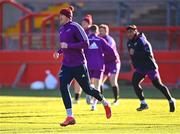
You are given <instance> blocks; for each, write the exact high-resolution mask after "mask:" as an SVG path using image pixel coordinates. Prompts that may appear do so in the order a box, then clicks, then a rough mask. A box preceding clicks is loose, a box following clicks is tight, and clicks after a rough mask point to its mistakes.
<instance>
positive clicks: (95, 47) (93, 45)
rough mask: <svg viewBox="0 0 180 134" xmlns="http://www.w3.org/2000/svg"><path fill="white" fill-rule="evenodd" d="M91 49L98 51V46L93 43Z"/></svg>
mask: <svg viewBox="0 0 180 134" xmlns="http://www.w3.org/2000/svg"><path fill="white" fill-rule="evenodd" d="M89 49H98V46H97V44H96V43H95V42H93V43H92V44H91V45H90V46H89Z"/></svg>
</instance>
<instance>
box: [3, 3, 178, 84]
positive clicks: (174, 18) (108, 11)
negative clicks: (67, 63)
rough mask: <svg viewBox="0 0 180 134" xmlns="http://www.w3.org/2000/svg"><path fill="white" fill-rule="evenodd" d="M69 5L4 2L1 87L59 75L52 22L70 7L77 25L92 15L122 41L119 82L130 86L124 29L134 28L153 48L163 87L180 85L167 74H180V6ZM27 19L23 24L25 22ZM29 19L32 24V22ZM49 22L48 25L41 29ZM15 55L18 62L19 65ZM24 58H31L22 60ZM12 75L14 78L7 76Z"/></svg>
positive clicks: (118, 42)
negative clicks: (52, 74) (46, 73)
mask: <svg viewBox="0 0 180 134" xmlns="http://www.w3.org/2000/svg"><path fill="white" fill-rule="evenodd" d="M64 2H67V1H65V0H64V1H63V0H62V1H59V0H52V1H49V0H43V1H36V0H31V1H27V0H16V1H11V0H2V1H1V2H0V14H2V15H0V16H1V19H0V49H1V50H0V55H1V56H0V59H1V60H0V64H1V67H0V70H1V71H0V72H1V74H0V84H1V85H13V83H15V85H18V84H20V85H21V84H22V85H26V84H29V83H30V82H32V81H33V80H35V79H40V80H41V79H42V78H43V77H44V75H45V74H43V73H44V71H45V70H46V69H48V68H51V69H52V71H53V73H55V72H57V70H58V69H59V68H58V62H55V61H53V59H51V58H49V57H51V54H52V48H53V49H55V47H56V46H55V44H56V43H55V42H56V40H57V38H58V35H57V32H56V30H55V29H57V27H58V21H57V19H58V17H57V16H53V17H52V15H56V14H58V13H59V10H60V8H63V7H67V6H68V5H69V4H71V5H73V6H74V7H75V14H74V15H75V20H76V21H78V22H80V21H81V19H82V16H83V15H85V14H87V13H90V14H92V15H93V18H94V20H95V21H94V23H96V24H101V23H106V24H109V25H110V28H111V31H110V34H111V35H112V36H113V37H114V38H115V39H116V41H117V44H118V49H119V52H120V56H121V60H122V70H121V73H120V79H125V80H130V78H131V77H130V76H131V75H132V68H131V66H129V63H128V55H127V49H125V48H126V38H125V33H124V26H126V25H128V24H132V23H134V24H136V25H138V26H141V27H142V28H141V29H140V31H143V32H145V34H146V36H147V37H148V39H149V40H150V42H151V43H152V47H153V49H155V51H156V52H155V56H156V59H157V61H158V63H159V64H160V68H161V70H162V79H163V81H164V82H166V83H168V84H171V85H174V84H175V83H177V82H178V81H179V79H180V72H178V71H177V72H174V73H172V76H170V77H168V78H167V77H166V76H165V75H163V74H166V73H167V72H168V68H169V67H170V66H172V67H173V68H176V69H177V70H178V67H179V65H180V55H179V53H180V50H179V49H180V26H179V25H180V17H179V16H180V12H179V11H180V1H178V0H163V1H157V0H146V1H144V0H111V1H109V0H98V1H91V0H84V1H81V0H79V1H76V2H74V1H73V0H68V2H69V3H64ZM102 2H103V5H102ZM2 3H4V4H2ZM12 3H13V4H12ZM2 7H3V8H2ZM19 7H20V8H19ZM28 15H29V16H28ZM2 16H3V17H2ZM30 17H32V18H30ZM22 19H24V21H21V20H22ZM29 19H32V20H31V21H28V20H29ZM45 19H46V20H47V21H46V22H45V23H44V24H42V23H43V21H44V20H45ZM20 24H21V25H20ZM169 26H170V27H169ZM21 30H22V31H21ZM43 30H44V32H43ZM43 42H44V44H45V45H44V44H43ZM40 50H43V51H40ZM33 51H34V52H33ZM14 55H16V56H17V57H16V58H15V59H14ZM25 55H26V56H25ZM33 55H36V56H37V57H39V56H40V55H44V58H43V57H42V58H38V59H37V58H36V57H34V56H33ZM24 56H25V57H26V58H25V59H21V57H24ZM28 57H29V58H28ZM31 57H34V59H33V58H31ZM168 57H170V58H168ZM28 59H31V60H28ZM52 62H53V63H52ZM9 65H10V66H9ZM35 65H37V66H36V67H35ZM20 68H24V69H20ZM39 68H41V69H40V70H42V72H40V73H39V75H38V76H37V77H36V76H32V74H37V73H38V71H37V70H39ZM9 69H10V70H11V71H10V72H8V70H9ZM19 70H24V73H23V74H22V77H21V78H17V77H20V76H21V75H20V74H18V72H19ZM30 70H31V71H30ZM6 72H8V75H6ZM20 72H21V71H20ZM30 72H33V73H32V74H31V73H30ZM15 80H19V82H17V81H15ZM147 83H148V81H147Z"/></svg>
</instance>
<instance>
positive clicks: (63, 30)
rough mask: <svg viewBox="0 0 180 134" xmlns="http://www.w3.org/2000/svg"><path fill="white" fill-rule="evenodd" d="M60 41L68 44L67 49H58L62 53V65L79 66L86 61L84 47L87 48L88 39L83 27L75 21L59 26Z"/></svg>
mask: <svg viewBox="0 0 180 134" xmlns="http://www.w3.org/2000/svg"><path fill="white" fill-rule="evenodd" d="M58 32H59V40H60V42H66V43H67V44H68V48H67V49H60V50H59V51H58V53H59V54H61V53H63V54H64V59H63V63H62V64H63V65H65V66H68V67H75V66H80V65H82V64H84V63H85V62H86V59H85V57H84V52H83V49H84V48H88V45H89V40H88V37H87V35H86V33H85V31H84V30H83V28H82V27H81V26H80V25H79V24H78V23H76V22H71V21H70V22H68V23H66V24H65V25H63V26H61V27H60V28H59V31H58Z"/></svg>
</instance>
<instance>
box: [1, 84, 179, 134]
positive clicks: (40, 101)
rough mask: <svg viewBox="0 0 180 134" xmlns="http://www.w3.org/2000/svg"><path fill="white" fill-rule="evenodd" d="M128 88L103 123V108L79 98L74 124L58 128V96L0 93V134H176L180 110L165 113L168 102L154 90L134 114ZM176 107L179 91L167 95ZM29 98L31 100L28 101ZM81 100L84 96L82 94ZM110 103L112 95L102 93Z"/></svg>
mask: <svg viewBox="0 0 180 134" xmlns="http://www.w3.org/2000/svg"><path fill="white" fill-rule="evenodd" d="M131 89H132V88H131V87H128V86H124V87H122V88H121V98H122V99H121V100H120V105H119V106H112V112H113V115H112V118H111V119H106V118H105V114H104V109H103V107H102V106H101V105H100V104H98V106H97V108H98V110H97V111H90V106H89V105H87V104H86V103H85V99H84V98H83V97H82V98H81V100H80V104H76V105H73V112H74V116H75V118H76V121H77V124H76V125H74V126H68V127H60V126H59V122H61V121H63V120H64V119H65V117H66V114H65V109H64V105H63V103H62V100H61V98H59V92H58V91H57V90H54V91H47V90H45V91H31V90H28V89H13V90H12V89H1V90H0V94H1V96H0V133H2V134H6V133H18V134H19V133H33V134H34V133H43V134H44V133H84V134H87V133H89V134H92V133H123V134H132V133H133V134H179V130H180V108H178V107H177V110H176V112H175V113H169V106H168V102H167V101H166V100H165V99H163V96H162V95H161V93H160V92H159V91H158V90H155V89H152V90H151V89H147V90H145V94H146V96H147V98H148V99H147V102H148V104H149V107H150V109H149V110H146V111H143V112H137V111H136V110H135V109H136V108H137V106H139V101H138V99H136V96H135V95H134V92H133V91H132V90H131ZM171 92H172V94H173V96H175V97H176V99H177V106H178V105H180V100H179V98H180V91H179V89H175V90H172V91H171ZM29 96H31V97H29ZM83 96H84V94H83ZM105 96H107V97H108V100H109V101H110V102H112V101H113V100H112V99H111V97H112V92H111V91H110V90H109V91H105Z"/></svg>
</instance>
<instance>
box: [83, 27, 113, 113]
mask: <svg viewBox="0 0 180 134" xmlns="http://www.w3.org/2000/svg"><path fill="white" fill-rule="evenodd" d="M98 34H99V28H98V26H97V25H92V26H91V27H90V28H89V36H88V38H89V42H90V45H89V47H88V48H87V49H84V53H85V56H86V59H87V67H88V71H89V75H90V79H91V85H93V86H94V87H95V89H97V90H98V91H99V92H100V86H101V83H102V78H103V72H104V54H106V55H107V56H109V57H113V56H112V55H113V54H114V53H113V49H112V48H111V47H110V46H108V45H107V42H106V40H104V39H103V38H101V37H99V36H98ZM113 58H114V57H113ZM92 100H93V102H92V106H91V111H94V110H96V104H97V102H98V100H97V99H96V98H93V99H92Z"/></svg>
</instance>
